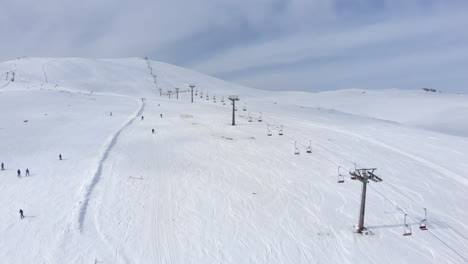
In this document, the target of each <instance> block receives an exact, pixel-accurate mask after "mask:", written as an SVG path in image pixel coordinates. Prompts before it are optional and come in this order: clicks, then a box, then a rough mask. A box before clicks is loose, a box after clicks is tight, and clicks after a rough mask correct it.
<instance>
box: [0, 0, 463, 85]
mask: <svg viewBox="0 0 468 264" xmlns="http://www.w3.org/2000/svg"><path fill="white" fill-rule="evenodd" d="M467 32H468V1H467V0H132V1H116V0H99V1H97V0H80V1H77V0H41V1H37V0H13V1H6V0H4V1H2V3H1V8H0V61H5V60H9V59H12V58H15V57H19V56H31V57H93V58H111V57H112V58H114V57H144V56H148V57H149V58H151V59H153V60H158V61H164V62H168V63H172V64H177V65H180V66H183V67H187V68H191V69H194V70H197V71H200V72H203V73H206V74H210V75H214V76H217V77H220V78H223V79H226V80H229V81H234V82H237V83H241V84H245V85H248V86H251V87H256V88H260V89H268V90H305V91H319V90H336V89H345V88H364V89H384V88H400V89H419V88H422V87H429V88H435V89H439V90H443V91H445V92H466V91H468V33H467Z"/></svg>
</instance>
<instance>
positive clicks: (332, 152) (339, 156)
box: [287, 127, 467, 261]
mask: <svg viewBox="0 0 468 264" xmlns="http://www.w3.org/2000/svg"><path fill="white" fill-rule="evenodd" d="M288 131H294V132H296V133H298V134H299V136H300V137H304V136H302V135H301V134H302V133H300V132H298V131H297V130H296V129H294V128H289V127H288ZM288 134H290V133H288ZM287 137H288V138H290V139H291V140H294V139H293V138H292V137H290V136H287ZM304 138H306V137H304ZM294 141H297V140H294ZM314 144H315V145H317V146H319V147H321V148H322V149H324V150H327V151H328V152H330V153H331V154H333V155H335V156H337V157H338V158H340V159H342V160H344V161H346V162H349V163H352V164H353V165H355V166H358V167H362V166H360V165H359V164H357V163H355V162H352V161H350V160H348V159H347V158H344V157H342V156H341V155H339V154H337V153H335V152H334V151H331V150H330V149H328V148H326V147H324V146H322V145H320V144H318V143H316V142H314ZM315 154H316V155H318V156H320V157H322V158H324V159H325V160H327V161H329V162H331V163H333V164H335V165H338V166H340V165H339V164H338V163H336V162H334V161H332V160H330V159H328V158H326V157H324V156H323V155H321V154H318V153H315ZM341 167H343V166H341ZM389 184H390V183H389ZM370 187H371V188H372V189H374V191H376V192H377V193H378V194H379V195H381V196H382V197H383V198H384V199H386V200H387V201H389V202H390V203H392V204H394V206H396V207H397V208H398V209H400V210H401V211H402V212H405V210H404V209H403V208H402V207H400V206H398V205H397V204H396V203H394V202H393V201H391V200H390V199H388V198H387V197H385V196H384V195H383V194H381V193H380V192H378V191H377V190H375V188H373V187H372V186H370ZM392 187H393V188H394V189H395V187H394V186H392ZM398 192H399V193H401V194H402V195H403V196H404V197H405V198H407V199H409V200H410V201H412V199H410V198H408V197H407V195H405V194H403V192H401V191H398ZM412 202H413V203H415V204H417V205H418V206H420V207H421V205H419V204H418V203H416V202H414V201H412ZM408 216H409V217H410V218H411V219H413V220H414V221H419V220H417V219H416V218H414V217H413V216H411V215H409V214H408ZM450 229H452V228H450ZM428 231H429V233H431V234H432V235H433V236H435V237H436V238H437V239H438V240H440V241H441V242H442V243H444V244H445V245H446V246H447V247H448V248H450V249H451V250H452V251H454V252H455V253H456V254H457V255H459V256H460V257H461V258H463V259H464V260H465V261H467V259H466V258H465V257H463V256H462V255H461V254H459V253H458V252H457V251H456V250H454V249H453V248H451V247H450V246H449V245H448V244H447V243H446V242H445V241H443V240H442V239H441V238H439V237H437V236H436V235H435V234H434V233H433V232H430V230H428ZM456 233H458V232H456ZM462 237H463V238H464V239H466V237H464V236H463V235H462Z"/></svg>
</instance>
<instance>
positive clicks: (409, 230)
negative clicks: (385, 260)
mask: <svg viewBox="0 0 468 264" xmlns="http://www.w3.org/2000/svg"><path fill="white" fill-rule="evenodd" d="M407 216H408V214H405V226H404V227H403V236H411V235H412V234H413V229H412V228H411V226H409V225H408V224H407V223H406V217H407Z"/></svg>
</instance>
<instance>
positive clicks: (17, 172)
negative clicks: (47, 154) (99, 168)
mask: <svg viewBox="0 0 468 264" xmlns="http://www.w3.org/2000/svg"><path fill="white" fill-rule="evenodd" d="M59 160H62V154H59ZM0 170H2V171H3V170H5V163H3V162H2V163H1V164H0ZM16 174H17V177H18V178H21V170H20V169H18V170H17V171H16ZM26 176H30V171H29V168H26ZM19 214H20V219H23V218H24V217H25V216H24V212H23V209H20V210H19Z"/></svg>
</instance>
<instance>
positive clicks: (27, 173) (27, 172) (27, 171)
mask: <svg viewBox="0 0 468 264" xmlns="http://www.w3.org/2000/svg"><path fill="white" fill-rule="evenodd" d="M26 176H29V169H28V168H26Z"/></svg>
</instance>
